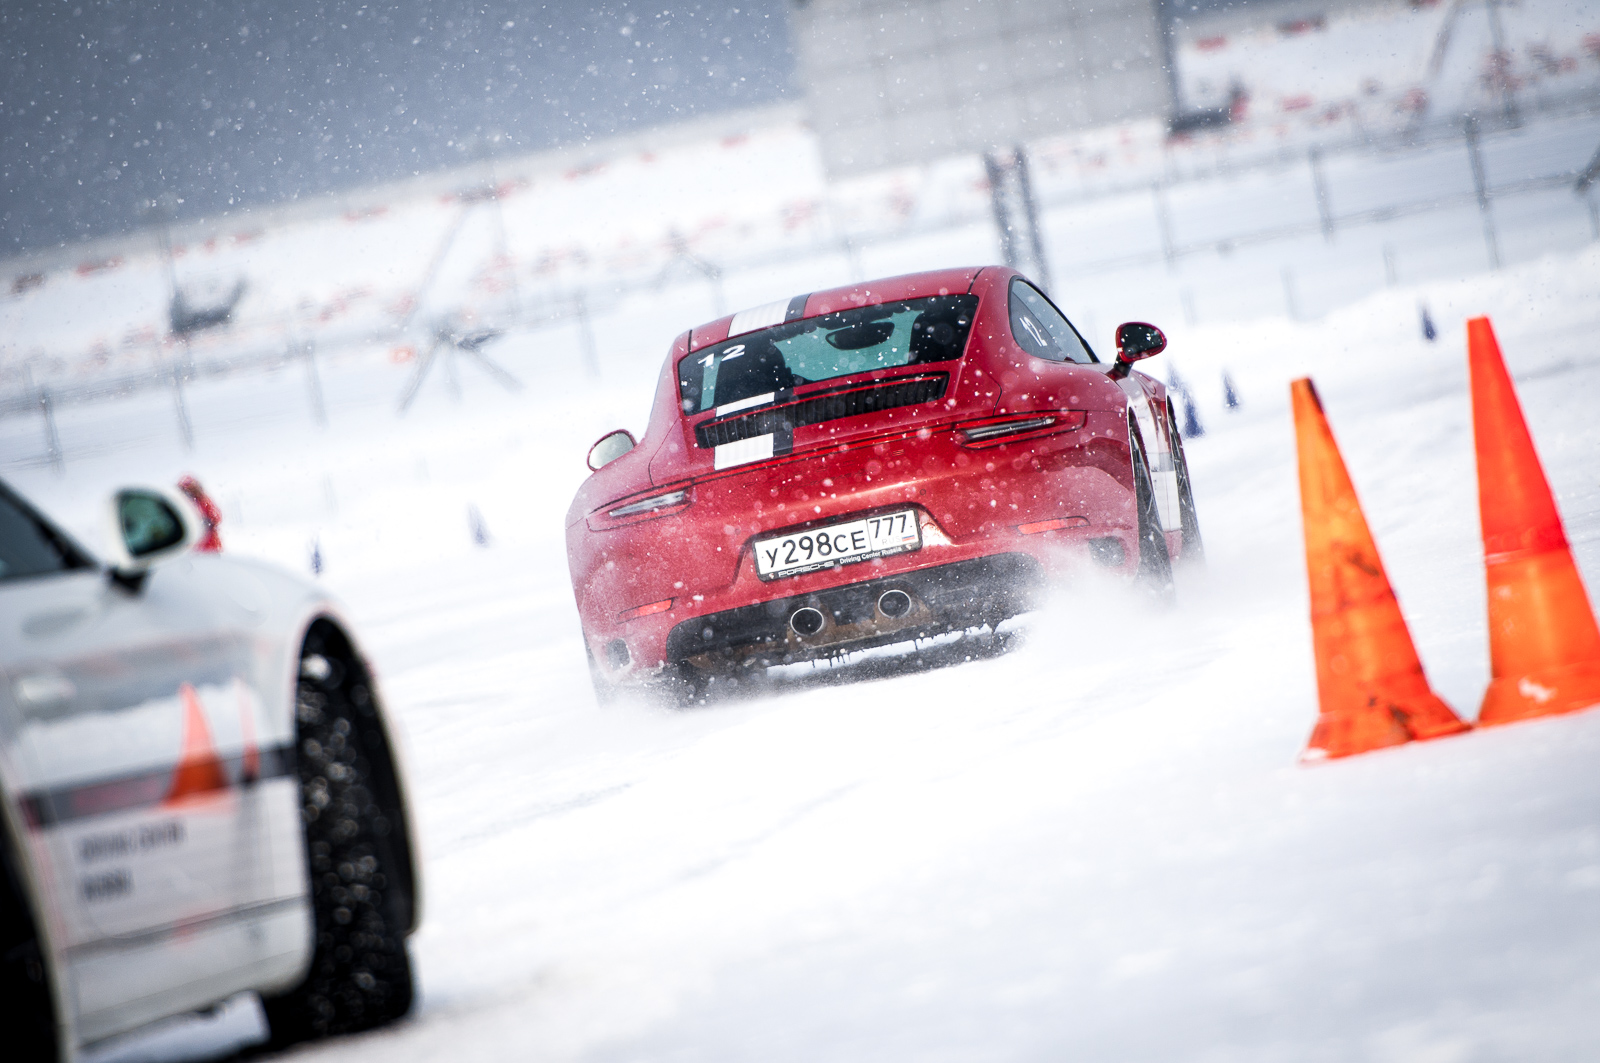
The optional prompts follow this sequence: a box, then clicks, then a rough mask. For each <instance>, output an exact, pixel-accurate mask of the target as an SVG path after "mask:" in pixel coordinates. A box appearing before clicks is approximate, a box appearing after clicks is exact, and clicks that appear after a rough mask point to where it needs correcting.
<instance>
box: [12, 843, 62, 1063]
mask: <svg viewBox="0 0 1600 1063" xmlns="http://www.w3.org/2000/svg"><path fill="white" fill-rule="evenodd" d="M0 832H3V834H0V864H3V866H0V1001H3V1002H4V1004H3V1005H0V1006H3V1008H4V1012H5V1014H6V1016H7V1021H6V1024H5V1031H6V1036H5V1045H6V1058H7V1059H14V1060H17V1061H19V1063H55V1061H56V1060H57V1059H58V1058H60V1046H59V1044H58V1043H57V1041H56V1034H57V1031H56V1009H55V996H54V994H53V993H52V992H51V988H50V965H49V964H48V963H47V962H46V960H45V950H44V948H43V947H42V945H41V943H40V941H39V932H38V924H37V923H35V922H34V911H33V905H31V904H30V903H28V893H27V889H26V887H25V886H24V882H25V881H26V880H25V878H24V876H23V873H22V867H21V865H20V864H19V863H18V862H17V850H16V849H14V848H13V847H12V844H11V837H10V831H8V830H4V826H3V825H0Z"/></svg>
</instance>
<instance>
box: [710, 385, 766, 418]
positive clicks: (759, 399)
mask: <svg viewBox="0 0 1600 1063" xmlns="http://www.w3.org/2000/svg"><path fill="white" fill-rule="evenodd" d="M777 397H778V393H777V392H776V391H769V392H767V393H766V394H765V395H751V396H750V397H749V398H748V399H740V400H739V401H738V402H730V403H728V404H727V405H726V406H718V407H717V416H718V417H726V416H728V414H730V413H738V412H739V411H740V410H748V409H749V408H750V407H752V406H765V405H766V404H767V403H769V402H772V401H773V400H775V399H776V398H777Z"/></svg>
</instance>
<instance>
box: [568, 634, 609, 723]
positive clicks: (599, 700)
mask: <svg viewBox="0 0 1600 1063" xmlns="http://www.w3.org/2000/svg"><path fill="white" fill-rule="evenodd" d="M578 637H579V638H581V639H583V655H584V657H585V658H587V659H588V662H589V683H590V685H591V686H593V687H594V703H595V704H596V705H598V706H600V707H601V708H605V707H606V706H607V705H610V704H611V703H613V702H614V701H616V700H617V685H616V684H615V683H613V682H612V681H611V680H609V679H607V678H606V676H605V673H604V672H603V671H601V669H600V662H599V661H597V660H595V659H594V651H593V650H591V649H590V648H589V636H588V634H587V633H586V632H582V631H580V632H579V633H578Z"/></svg>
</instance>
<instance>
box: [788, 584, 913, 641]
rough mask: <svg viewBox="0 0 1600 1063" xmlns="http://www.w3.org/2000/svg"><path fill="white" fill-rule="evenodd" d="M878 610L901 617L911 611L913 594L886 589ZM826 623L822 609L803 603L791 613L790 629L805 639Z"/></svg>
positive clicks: (890, 615)
mask: <svg viewBox="0 0 1600 1063" xmlns="http://www.w3.org/2000/svg"><path fill="white" fill-rule="evenodd" d="M878 612H879V614H881V615H882V616H885V617H887V618H888V619H890V620H898V619H900V618H901V617H903V616H905V615H906V614H907V613H909V612H911V595H909V594H907V593H906V592H905V591H902V590H887V591H884V592H883V593H882V594H880V595H878ZM825 623H826V618H825V617H824V616H823V615H822V610H821V609H818V608H817V607H816V606H813V605H802V606H801V607H800V608H798V609H796V610H795V611H794V612H792V613H790V614H789V630H790V631H793V632H794V633H795V634H796V635H799V636H800V637H801V638H803V639H808V638H811V637H812V636H813V635H816V634H817V633H818V632H820V631H821V630H822V627H823V624H825Z"/></svg>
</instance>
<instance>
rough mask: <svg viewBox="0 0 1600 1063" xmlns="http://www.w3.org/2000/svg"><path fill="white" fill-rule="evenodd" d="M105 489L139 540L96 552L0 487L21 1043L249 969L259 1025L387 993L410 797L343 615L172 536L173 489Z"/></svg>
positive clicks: (14, 969) (399, 973) (64, 1054)
mask: <svg viewBox="0 0 1600 1063" xmlns="http://www.w3.org/2000/svg"><path fill="white" fill-rule="evenodd" d="M163 503H165V504H166V508H165V510H163V509H162V508H161V507H162V505H163ZM116 505H117V506H118V507H119V515H120V518H121V522H122V526H123V527H124V528H125V529H126V528H129V527H134V525H136V524H138V522H139V521H143V525H142V526H141V527H134V534H135V535H136V536H139V535H142V536H144V537H145V541H146V546H147V547H149V549H146V550H144V551H143V555H142V556H143V560H142V561H141V560H139V558H140V557H141V554H140V552H139V551H138V550H135V551H134V555H133V559H132V561H131V563H124V564H118V563H115V562H114V563H112V564H110V565H105V564H102V563H100V562H98V561H96V560H95V559H93V558H91V557H90V556H89V555H88V554H87V553H86V552H85V551H84V550H83V549H82V548H81V547H79V546H77V545H76V544H75V543H73V542H72V541H71V540H70V539H69V538H68V537H67V536H66V535H65V534H64V533H62V532H61V531H60V530H59V529H58V528H56V527H55V526H53V525H52V524H50V522H49V521H48V520H47V519H46V518H44V517H43V516H42V515H40V514H39V513H37V512H36V511H34V510H33V509H32V508H31V507H29V506H28V505H27V504H26V503H25V502H24V501H23V500H22V499H20V498H19V497H18V496H16V495H15V494H13V493H12V492H10V491H9V490H7V489H6V488H5V486H4V485H3V484H0V793H3V799H0V811H3V813H4V815H3V816H0V825H3V827H4V831H3V834H0V842H4V845H3V846H0V856H3V858H4V859H3V863H4V865H5V866H4V869H3V870H4V872H5V874H4V876H3V877H0V907H3V908H4V916H5V918H4V920H3V932H4V934H5V935H6V940H5V941H4V942H0V951H3V952H4V954H5V957H6V963H5V966H4V969H3V971H0V980H3V981H4V983H5V992H6V996H7V1000H8V1009H9V1008H10V1007H11V1006H12V1005H16V1006H17V1007H18V1008H19V1009H20V1011H19V1014H20V1013H26V1014H27V1015H28V1016H29V1018H30V1019H31V1020H32V1025H29V1024H27V1023H24V1022H21V1021H19V1022H17V1023H15V1024H13V1025H12V1026H11V1027H8V1031H9V1036H11V1038H12V1041H13V1044H12V1047H13V1048H15V1049H17V1050H18V1052H19V1053H20V1055H19V1057H18V1058H25V1059H36V1058H38V1059H44V1058H56V1057H59V1058H63V1059H70V1058H73V1057H74V1055H75V1054H76V1051H77V1049H78V1048H79V1047H81V1046H83V1045H86V1044H92V1043H94V1042H97V1041H101V1040H103V1039H105V1038H107V1037H110V1036H113V1035H115V1034H119V1033H122V1032H125V1031H128V1030H132V1029H135V1028H138V1027H140V1026H143V1025H146V1024H148V1023H150V1022H154V1021H156V1020H159V1019H162V1018H166V1017H168V1016H172V1015H178V1014H182V1013H185V1012H189V1011H193V1010H197V1009H201V1008H205V1007H208V1006H210V1005H213V1004H216V1003H218V1002H220V1001H223V1000H226V999H227V998H228V997H229V996H231V995H233V994H235V993H239V992H242V991H246V990H256V991H258V992H260V993H261V994H262V995H263V998H264V999H265V1002H266V1011H267V1016H268V1019H269V1022H270V1024H271V1026H272V1031H271V1033H272V1038H273V1041H274V1043H277V1044H287V1043H290V1042H292V1041H296V1040H303V1039H306V1038H309V1037H314V1036H319V1035H322V1034H326V1033H334V1032H344V1031H348V1030H351V1029H358V1028H362V1027H363V1026H370V1025H375V1024H376V1023H377V1022H381V1021H384V1020H385V1019H387V1018H392V1017H394V1015H395V1014H397V1013H403V1012H404V1010H405V1009H406V1008H407V1007H408V1006H409V1003H410V1000H411V991H412V987H411V974H410V968H409V961H408V960H407V958H406V955H405V937H406V936H407V935H409V934H410V933H411V931H412V930H413V929H414V927H415V924H416V920H417V914H418V898H419V885H420V884H419V882H418V879H417V873H416V866H415V861H414V852H415V849H414V845H413V843H412V839H411V837H410V829H411V827H410V823H411V817H410V815H409V813H408V811H407V808H406V803H405V797H404V786H403V780H402V778H401V775H400V771H399V765H398V764H397V763H396V762H395V759H394V755H393V754H394V746H393V743H392V741H391V738H390V735H389V727H388V724H387V723H386V721H385V719H384V715H383V712H382V709H381V707H380V702H379V699H378V696H377V690H376V686H375V684H374V682H373V679H372V677H371V675H370V672H369V671H368V669H367V667H366V665H365V663H364V661H363V659H362V657H361V655H360V653H359V651H358V649H357V648H356V646H355V644H354V642H353V641H352V639H351V637H350V636H349V635H348V634H347V632H349V630H350V628H349V626H348V624H347V623H346V622H345V620H344V619H343V618H342V617H341V616H340V614H339V611H338V609H337V608H336V607H335V606H334V604H333V603H332V602H330V601H329V600H328V599H327V597H326V596H325V595H324V594H322V593H321V592H320V591H319V590H318V589H317V588H316V587H315V586H313V585H310V584H308V583H306V582H305V581H303V580H301V579H299V578H297V577H294V576H291V575H289V574H288V573H286V572H284V571H282V570H280V569H277V568H274V567H273V566H270V565H266V564H262V563H258V562H253V561H249V560H243V559H236V558H232V557H228V556H223V555H218V554H203V553H194V552H190V551H189V550H188V546H189V545H191V544H192V542H193V531H194V528H193V526H192V525H190V526H189V527H187V528H185V527H183V524H184V516H180V513H182V511H183V505H184V503H183V501H182V500H181V499H180V498H179V497H178V496H176V495H175V494H174V495H172V496H170V497H169V498H166V499H163V498H162V497H161V493H160V492H157V491H145V492H141V491H139V490H131V491H124V492H119V495H118V500H117V502H116ZM140 507H142V514H143V515H142V516H141V515H140V512H136V511H138V510H140ZM185 515H186V516H187V514H185ZM130 521H133V522H134V523H133V524H130ZM152 527H154V528H155V532H154V533H152V532H151V531H150V529H151V528H152ZM151 534H156V535H164V536H165V538H163V539H160V540H151V539H150V535H151ZM159 555H168V556H167V560H165V563H162V564H159V565H155V564H152V561H153V560H154V559H155V558H156V557H158V556H159ZM123 560H124V562H129V559H128V558H124V559H123ZM330 875H331V876H332V877H331V878H330ZM363 935H364V936H363ZM341 948H342V949H343V950H344V951H343V952H340V951H339V950H340V949H341Z"/></svg>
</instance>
